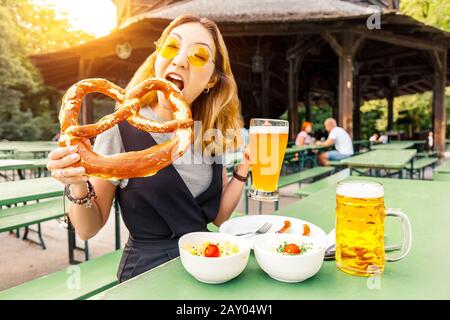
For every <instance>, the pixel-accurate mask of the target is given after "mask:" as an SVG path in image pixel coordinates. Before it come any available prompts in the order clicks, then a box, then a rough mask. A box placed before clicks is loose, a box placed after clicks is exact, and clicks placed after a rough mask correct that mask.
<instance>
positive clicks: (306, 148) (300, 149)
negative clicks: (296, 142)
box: [286, 144, 327, 154]
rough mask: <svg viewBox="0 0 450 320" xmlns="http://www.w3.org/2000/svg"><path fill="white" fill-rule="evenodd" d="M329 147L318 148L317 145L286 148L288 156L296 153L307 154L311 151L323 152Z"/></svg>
mask: <svg viewBox="0 0 450 320" xmlns="http://www.w3.org/2000/svg"><path fill="white" fill-rule="evenodd" d="M325 148H327V147H324V146H318V145H315V144H310V145H304V146H292V147H290V148H286V154H290V153H295V152H305V151H310V150H321V149H325Z"/></svg>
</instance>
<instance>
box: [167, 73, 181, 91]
mask: <svg viewBox="0 0 450 320" xmlns="http://www.w3.org/2000/svg"><path fill="white" fill-rule="evenodd" d="M166 80H167V81H170V82H172V83H173V84H174V85H176V86H177V87H178V89H180V91H181V90H183V88H184V82H183V78H181V76H179V75H178V74H175V73H169V74H167V75H166Z"/></svg>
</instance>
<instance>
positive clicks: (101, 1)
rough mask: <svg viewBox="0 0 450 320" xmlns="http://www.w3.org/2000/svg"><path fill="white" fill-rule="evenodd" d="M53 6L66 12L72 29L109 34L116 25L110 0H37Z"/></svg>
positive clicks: (113, 7)
mask: <svg viewBox="0 0 450 320" xmlns="http://www.w3.org/2000/svg"><path fill="white" fill-rule="evenodd" d="M36 2H38V3H42V4H44V5H49V6H53V7H54V8H55V9H56V11H57V12H59V13H61V14H63V13H67V18H68V19H69V21H70V23H71V24H72V26H73V28H74V29H77V30H83V31H85V32H87V33H89V34H91V35H93V36H95V37H102V36H105V35H107V34H109V33H110V32H111V31H112V30H113V29H114V28H115V27H116V21H117V18H116V6H115V5H114V3H113V2H112V1H111V0H37V1H36Z"/></svg>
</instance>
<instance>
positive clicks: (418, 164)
mask: <svg viewBox="0 0 450 320" xmlns="http://www.w3.org/2000/svg"><path fill="white" fill-rule="evenodd" d="M437 162H438V159H437V158H420V159H417V160H414V162H413V169H412V172H410V171H411V168H410V166H407V167H405V169H406V170H407V171H409V172H410V174H411V179H414V175H415V174H417V175H418V177H419V179H425V169H426V168H428V167H432V168H434V166H435V165H436V164H437Z"/></svg>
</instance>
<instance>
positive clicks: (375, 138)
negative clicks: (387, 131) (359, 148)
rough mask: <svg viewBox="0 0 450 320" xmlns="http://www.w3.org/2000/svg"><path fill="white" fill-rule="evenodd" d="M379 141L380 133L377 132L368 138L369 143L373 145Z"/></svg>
mask: <svg viewBox="0 0 450 320" xmlns="http://www.w3.org/2000/svg"><path fill="white" fill-rule="evenodd" d="M379 139H380V133H379V132H378V131H375V133H374V134H373V135H372V136H371V137H370V138H369V141H370V142H373V143H379Z"/></svg>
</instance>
